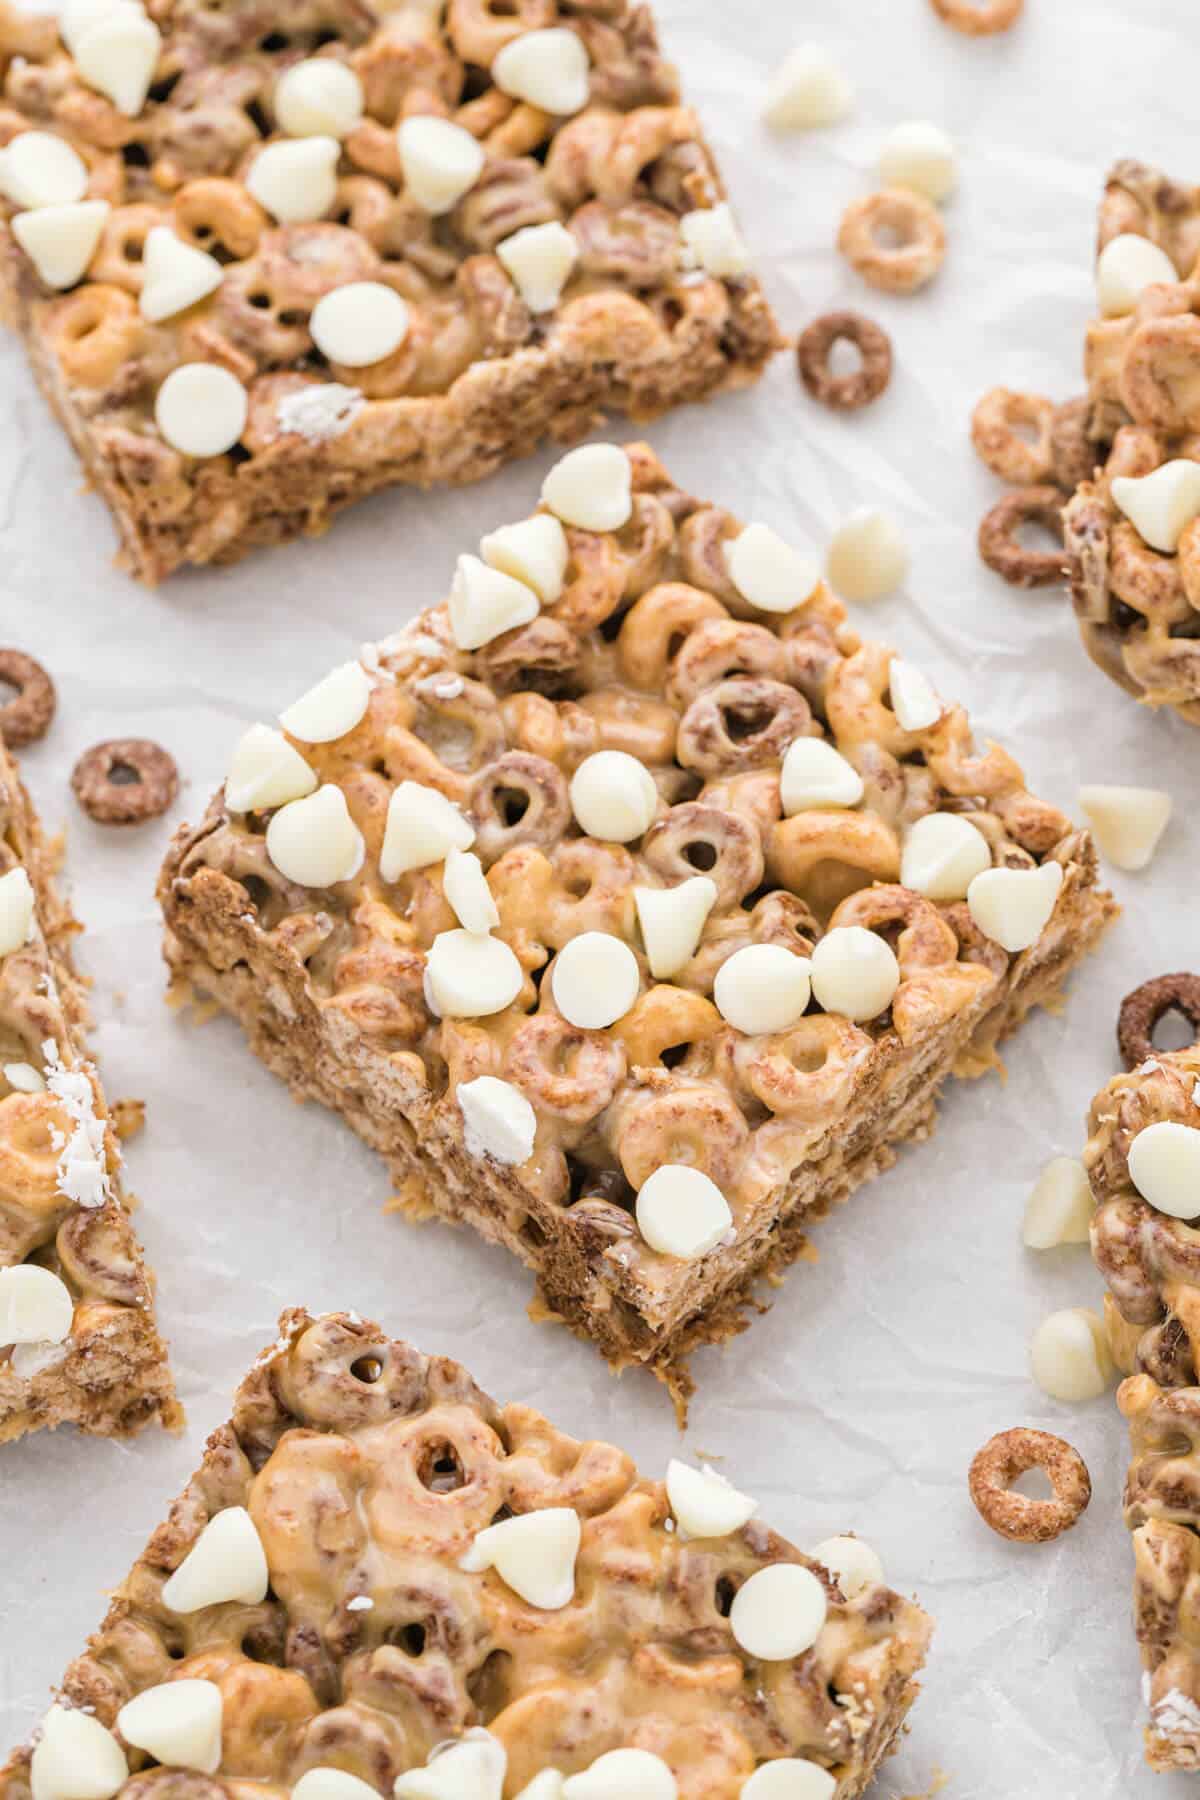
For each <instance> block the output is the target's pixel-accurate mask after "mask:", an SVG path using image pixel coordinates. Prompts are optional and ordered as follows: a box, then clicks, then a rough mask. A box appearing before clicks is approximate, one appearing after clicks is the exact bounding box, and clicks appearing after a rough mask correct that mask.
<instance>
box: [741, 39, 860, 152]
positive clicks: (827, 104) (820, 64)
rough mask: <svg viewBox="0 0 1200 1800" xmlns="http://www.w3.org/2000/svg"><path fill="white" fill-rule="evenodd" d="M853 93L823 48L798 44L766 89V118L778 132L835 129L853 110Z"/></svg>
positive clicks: (789, 53)
mask: <svg viewBox="0 0 1200 1800" xmlns="http://www.w3.org/2000/svg"><path fill="white" fill-rule="evenodd" d="M853 98H854V90H853V89H852V87H851V86H850V83H849V82H848V81H847V80H846V78H845V76H844V75H843V74H842V72H841V70H840V69H839V68H838V66H837V64H836V63H835V62H834V60H833V58H832V57H831V56H830V55H829V53H828V51H827V50H824V49H823V48H822V47H821V45H820V44H797V45H796V48H795V49H794V50H790V51H789V52H788V54H787V55H786V56H785V57H784V59H783V62H782V63H781V64H780V66H779V68H778V70H777V71H776V73H775V75H774V77H773V79H772V81H771V85H770V87H769V88H768V89H767V100H766V105H765V106H764V108H763V117H764V118H765V119H766V121H767V124H768V125H772V126H774V128H775V129H776V130H777V131H811V130H813V129H815V128H816V127H819V126H822V125H834V124H836V123H837V121H838V120H839V119H844V118H845V116H846V114H847V113H848V112H849V110H850V106H851V103H852V101H853Z"/></svg>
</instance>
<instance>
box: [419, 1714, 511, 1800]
mask: <svg viewBox="0 0 1200 1800" xmlns="http://www.w3.org/2000/svg"><path fill="white" fill-rule="evenodd" d="M507 1770H508V1752H507V1751H506V1750H505V1748H504V1745H503V1744H502V1743H501V1742H500V1740H499V1738H494V1737H493V1736H492V1734H491V1732H490V1731H482V1730H479V1729H475V1730H473V1731H468V1732H466V1733H465V1734H464V1735H463V1736H462V1737H461V1738H459V1739H457V1741H455V1742H453V1743H449V1744H439V1745H437V1746H436V1747H435V1748H434V1749H433V1750H431V1751H430V1753H429V1761H428V1762H427V1763H426V1764H425V1767H424V1768H423V1769H409V1770H408V1772H407V1773H406V1774H404V1775H398V1776H397V1777H396V1783H395V1786H394V1787H393V1789H392V1792H393V1794H395V1796H396V1800H500V1796H501V1793H502V1792H503V1788H504V1777H505V1774H506V1772H507Z"/></svg>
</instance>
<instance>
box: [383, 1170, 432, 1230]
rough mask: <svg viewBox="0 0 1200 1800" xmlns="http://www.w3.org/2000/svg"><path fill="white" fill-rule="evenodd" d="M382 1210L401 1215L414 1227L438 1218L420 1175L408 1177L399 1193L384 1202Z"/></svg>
mask: <svg viewBox="0 0 1200 1800" xmlns="http://www.w3.org/2000/svg"><path fill="white" fill-rule="evenodd" d="M383 1210H384V1212H385V1213H403V1215H404V1217H405V1218H406V1219H408V1220H409V1221H410V1222H411V1223H412V1224H414V1225H423V1224H424V1223H425V1221H426V1219H432V1218H435V1217H437V1216H438V1209H437V1207H436V1206H434V1204H433V1202H432V1201H431V1200H430V1198H429V1190H428V1189H427V1187H426V1186H425V1183H424V1181H423V1180H422V1178H421V1176H420V1175H410V1176H409V1177H408V1179H407V1181H405V1183H404V1185H403V1186H402V1187H401V1188H400V1190H399V1192H398V1193H395V1194H392V1195H391V1196H390V1197H389V1198H388V1199H387V1200H385V1201H384V1203H383Z"/></svg>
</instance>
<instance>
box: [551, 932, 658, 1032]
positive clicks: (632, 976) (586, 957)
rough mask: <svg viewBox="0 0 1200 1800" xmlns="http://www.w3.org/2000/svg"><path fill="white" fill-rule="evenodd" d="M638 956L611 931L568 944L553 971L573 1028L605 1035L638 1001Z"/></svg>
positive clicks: (554, 988)
mask: <svg viewBox="0 0 1200 1800" xmlns="http://www.w3.org/2000/svg"><path fill="white" fill-rule="evenodd" d="M640 986H641V973H640V971H639V969H638V963H637V957H636V956H635V955H634V954H633V951H632V950H631V949H630V948H629V945H628V944H623V943H622V942H621V940H620V938H617V937H613V936H612V935H611V934H610V933H609V932H607V931H583V932H581V933H580V934H579V936H578V937H574V938H572V939H571V941H570V943H569V944H564V945H563V947H562V949H561V950H560V951H559V953H558V955H557V956H556V957H555V959H554V967H553V969H552V970H551V972H550V991H551V993H552V994H553V995H554V1004H555V1006H557V1008H558V1010H559V1012H560V1013H561V1014H562V1016H563V1018H564V1019H565V1020H566V1021H567V1023H568V1025H577V1026H579V1028H580V1029H581V1030H583V1031H603V1030H604V1028H605V1027H606V1026H608V1025H615V1024H616V1022H617V1020H618V1019H620V1018H623V1017H624V1016H625V1014H626V1013H627V1012H628V1011H629V1009H630V1007H631V1006H632V1005H633V1003H634V1001H635V1000H636V999H637V997H638V988H639V987H640Z"/></svg>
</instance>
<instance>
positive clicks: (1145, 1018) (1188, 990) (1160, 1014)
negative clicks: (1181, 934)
mask: <svg viewBox="0 0 1200 1800" xmlns="http://www.w3.org/2000/svg"><path fill="white" fill-rule="evenodd" d="M1169 1012H1177V1013H1182V1014H1183V1017H1184V1018H1185V1019H1186V1020H1187V1022H1188V1024H1189V1025H1190V1026H1191V1028H1192V1030H1193V1031H1194V1032H1195V1033H1196V1036H1197V1038H1198V1039H1200V975H1186V974H1179V975H1156V976H1155V978H1154V980H1153V981H1143V983H1142V985H1141V987H1136V988H1134V990H1133V992H1132V994H1126V996H1125V998H1124V1000H1122V1002H1121V1012H1120V1016H1119V1018H1118V1021H1117V1044H1118V1047H1119V1049H1120V1052H1121V1055H1122V1056H1123V1057H1124V1059H1125V1067H1126V1068H1127V1069H1136V1068H1138V1067H1139V1066H1140V1065H1141V1064H1142V1063H1144V1062H1145V1061H1146V1060H1147V1059H1148V1058H1150V1057H1153V1055H1154V1054H1155V1051H1154V1032H1155V1029H1156V1027H1157V1026H1158V1023H1159V1021H1160V1020H1161V1019H1163V1018H1164V1017H1165V1016H1166V1014H1167V1013H1169Z"/></svg>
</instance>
